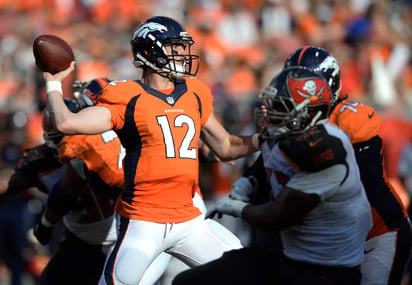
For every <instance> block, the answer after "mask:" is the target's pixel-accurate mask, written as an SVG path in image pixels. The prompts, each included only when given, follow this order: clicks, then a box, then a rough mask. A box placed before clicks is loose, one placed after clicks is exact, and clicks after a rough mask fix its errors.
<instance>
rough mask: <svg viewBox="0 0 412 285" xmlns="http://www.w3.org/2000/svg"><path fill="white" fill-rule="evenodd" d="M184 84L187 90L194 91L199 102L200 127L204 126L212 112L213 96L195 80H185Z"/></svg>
mask: <svg viewBox="0 0 412 285" xmlns="http://www.w3.org/2000/svg"><path fill="white" fill-rule="evenodd" d="M186 84H187V85H188V86H189V89H192V88H193V90H194V92H193V93H194V96H196V97H197V100H198V101H199V111H200V114H201V125H202V126H204V125H205V124H206V123H207V120H208V119H209V116H210V114H211V113H212V112H213V95H212V90H211V89H210V87H209V86H208V85H207V84H206V83H204V82H203V81H201V80H199V79H197V78H187V79H186Z"/></svg>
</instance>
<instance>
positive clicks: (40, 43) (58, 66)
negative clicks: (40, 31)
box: [33, 34, 74, 74]
mask: <svg viewBox="0 0 412 285" xmlns="http://www.w3.org/2000/svg"><path fill="white" fill-rule="evenodd" d="M33 55H34V58H35V63H36V65H37V67H38V68H40V70H41V71H45V72H50V73H51V74H55V73H58V72H60V71H63V70H65V69H67V68H68V67H69V66H70V63H71V62H72V61H74V53H73V50H72V48H71V47H70V45H69V44H68V43H67V42H66V41H65V40H63V39H62V38H60V37H58V36H55V35H47V34H44V35H40V36H38V37H36V38H35V39H34V41H33Z"/></svg>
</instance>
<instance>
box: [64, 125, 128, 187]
mask: <svg viewBox="0 0 412 285" xmlns="http://www.w3.org/2000/svg"><path fill="white" fill-rule="evenodd" d="M124 155H125V154H124V150H122V146H121V144H120V140H119V138H118V137H117V135H116V133H115V132H113V131H108V132H104V133H102V134H99V135H75V136H65V137H64V138H63V139H62V141H61V142H60V144H59V159H60V161H62V162H64V163H66V162H68V161H70V160H71V159H73V158H78V159H81V160H83V161H84V162H85V163H86V165H87V168H88V169H89V171H90V172H94V173H97V174H98V175H99V176H100V178H101V179H102V180H103V181H104V182H105V183H106V184H107V185H109V186H115V187H119V188H123V185H124V178H123V158H124Z"/></svg>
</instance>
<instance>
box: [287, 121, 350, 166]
mask: <svg viewBox="0 0 412 285" xmlns="http://www.w3.org/2000/svg"><path fill="white" fill-rule="evenodd" d="M279 149H280V151H281V152H282V154H283V155H284V156H285V157H286V159H287V160H288V161H289V162H290V163H292V164H293V165H294V167H295V168H297V169H299V170H302V171H309V172H315V171H320V170H323V169H326V168H328V167H331V166H333V165H336V164H343V163H345V160H346V150H345V148H344V146H343V143H342V141H341V139H340V138H338V137H335V136H332V135H330V134H328V132H327V131H326V129H325V127H324V126H323V125H322V124H320V125H316V126H314V127H312V128H311V129H310V130H308V131H307V132H305V133H303V134H300V135H298V136H296V137H290V138H286V139H284V140H282V141H280V142H279Z"/></svg>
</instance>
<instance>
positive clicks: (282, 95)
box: [255, 67, 331, 140]
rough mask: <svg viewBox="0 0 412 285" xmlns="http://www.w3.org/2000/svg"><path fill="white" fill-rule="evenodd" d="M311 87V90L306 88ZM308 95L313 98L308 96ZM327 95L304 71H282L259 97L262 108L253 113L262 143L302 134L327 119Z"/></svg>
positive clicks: (322, 84)
mask: <svg viewBox="0 0 412 285" xmlns="http://www.w3.org/2000/svg"><path fill="white" fill-rule="evenodd" d="M302 70H303V71H304V72H302ZM299 72H300V73H299ZM313 84H315V86H314V87H315V90H311V88H309V87H313ZM309 91H310V92H314V93H312V94H315V95H314V96H313V95H312V96H309V95H308V92H309ZM330 95H331V92H330V89H329V88H328V85H327V83H326V82H325V80H324V79H323V78H321V77H320V76H319V75H316V74H315V73H313V72H311V71H309V70H307V69H306V68H303V67H294V68H291V69H288V70H286V71H282V72H281V73H280V74H279V75H278V77H275V78H274V80H272V82H271V84H270V85H269V86H267V87H266V88H265V89H264V90H263V92H262V93H261V94H259V98H258V99H259V101H260V102H261V103H262V106H261V108H257V109H255V122H256V125H257V129H258V130H259V132H260V133H261V135H262V138H263V139H274V140H279V139H282V138H284V137H286V136H288V135H295V134H300V133H303V132H305V131H307V130H308V129H310V128H311V127H313V126H314V125H315V124H316V123H318V122H319V121H320V120H321V119H326V118H327V117H328V116H329V112H330V101H329V100H330Z"/></svg>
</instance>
